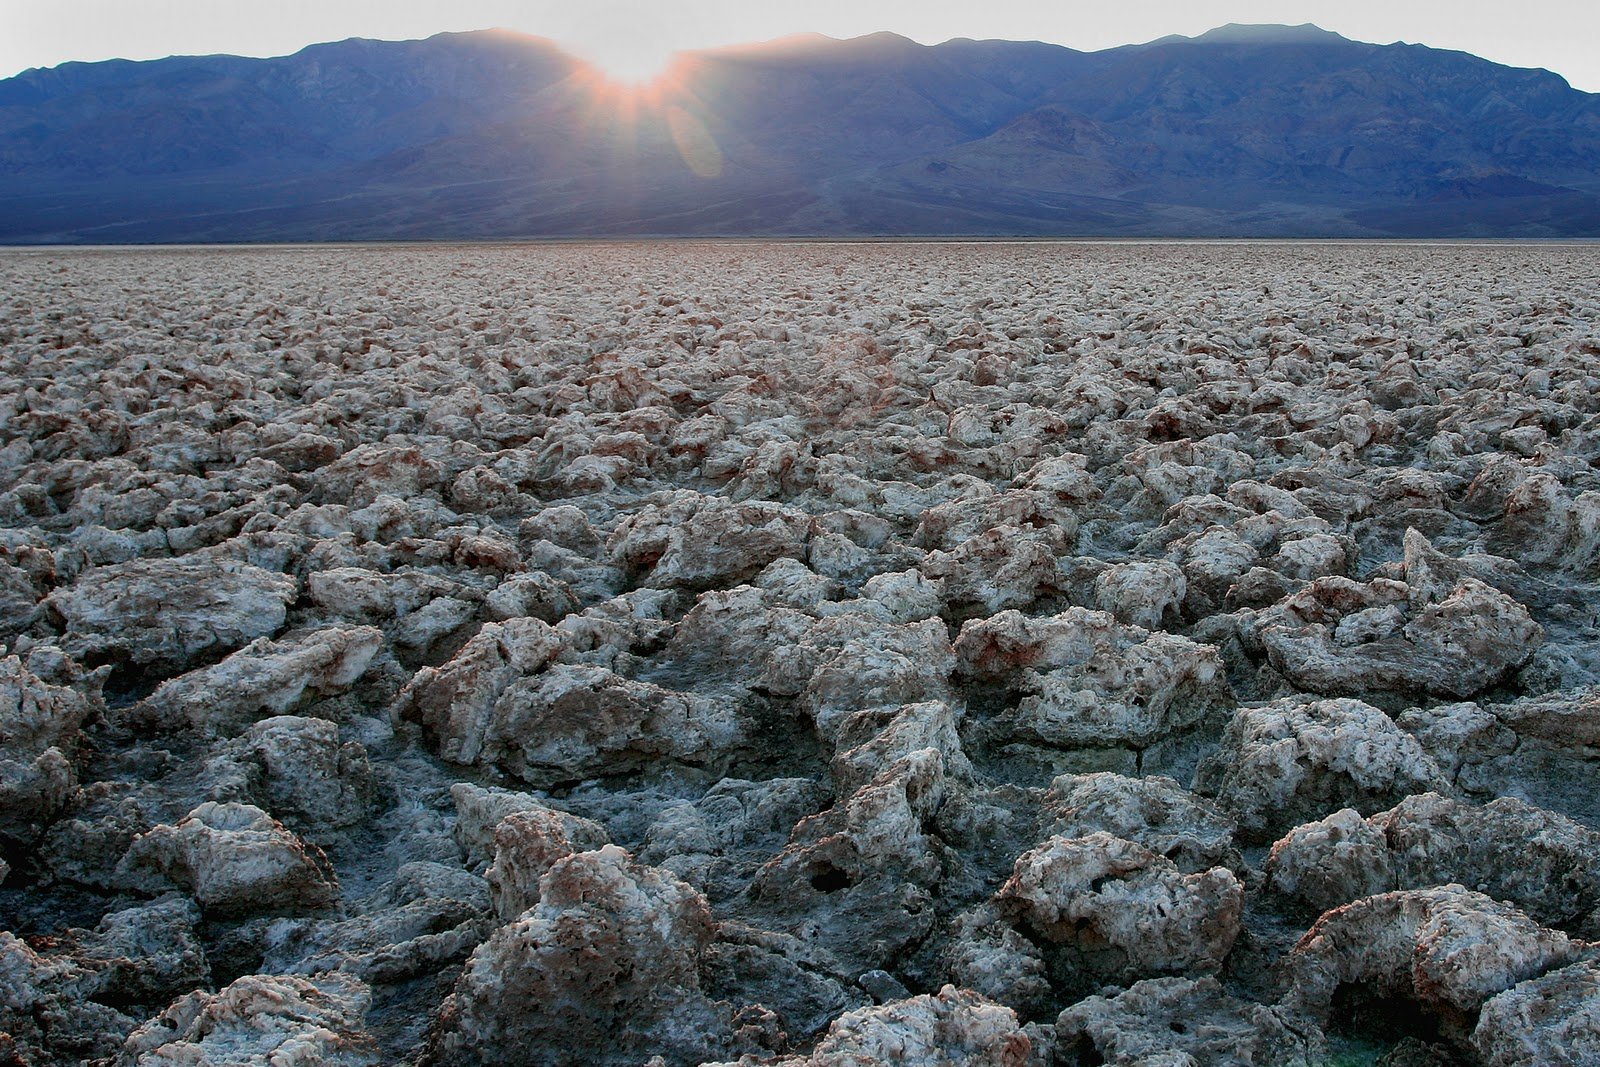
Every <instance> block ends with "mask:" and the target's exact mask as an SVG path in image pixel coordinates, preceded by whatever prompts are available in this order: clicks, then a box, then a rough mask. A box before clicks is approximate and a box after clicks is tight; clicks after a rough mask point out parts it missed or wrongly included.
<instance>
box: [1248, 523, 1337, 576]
mask: <svg viewBox="0 0 1600 1067" xmlns="http://www.w3.org/2000/svg"><path fill="white" fill-rule="evenodd" d="M1352 562H1354V553H1353V551H1352V549H1351V546H1349V545H1347V544H1346V543H1345V540H1344V539H1342V538H1340V537H1336V536H1335V535H1333V534H1330V533H1308V534H1305V535H1303V536H1300V537H1295V538H1291V539H1289V540H1286V541H1284V542H1283V543H1282V544H1280V545H1279V546H1278V552H1277V554H1276V555H1275V556H1273V557H1272V558H1271V559H1269V560H1268V561H1267V566H1268V567H1270V568H1272V569H1273V570H1275V571H1277V572H1278V573H1279V574H1282V575H1284V576H1285V577H1287V578H1298V579H1302V580H1309V579H1314V578H1321V577H1324V576H1326V575H1329V574H1344V573H1345V572H1346V571H1348V570H1349V569H1350V565H1351V563H1352Z"/></svg>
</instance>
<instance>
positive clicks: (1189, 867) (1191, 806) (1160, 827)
mask: <svg viewBox="0 0 1600 1067" xmlns="http://www.w3.org/2000/svg"><path fill="white" fill-rule="evenodd" d="M1039 826H1040V829H1041V830H1042V831H1043V832H1044V833H1046V834H1049V835H1052V836H1057V837H1085V836H1087V835H1089V834H1092V833H1096V832H1104V833H1108V834H1111V835H1112V836H1114V837H1120V838H1122V839H1123V840H1126V841H1132V842H1134V843H1135V844H1139V845H1143V846H1144V847H1145V848H1148V849H1149V850H1150V851H1152V852H1155V853H1158V854H1160V855H1162V856H1165V857H1166V858H1167V859H1169V860H1171V861H1172V862H1173V863H1174V864H1176V865H1177V867H1178V869H1179V870H1181V871H1186V872H1196V871H1204V870H1209V869H1210V868H1212V867H1228V868H1234V869H1237V868H1238V867H1240V865H1241V863H1242V860H1241V859H1240V857H1239V851H1238V849H1236V848H1234V846H1233V834H1234V821H1233V819H1232V818H1230V817H1229V816H1228V815H1227V814H1226V813H1224V812H1223V811H1222V810H1221V809H1219V808H1218V807H1217V806H1216V804H1214V803H1212V802H1211V801H1210V800H1207V799H1206V798H1205V797H1201V796H1198V795H1196V794H1194V793H1191V792H1189V791H1188V790H1187V789H1184V788H1183V787H1182V786H1180V785H1179V784H1178V783H1177V782H1175V781H1173V780H1172V779H1171V778H1166V777H1163V776H1161V775H1151V776H1150V777H1147V778H1128V777H1125V776H1123V775H1120V774H1113V773H1111V772H1109V771H1105V772H1100V773H1097V774H1082V775H1070V774H1064V775H1061V776H1059V777H1058V778H1056V779H1055V781H1053V782H1051V783H1050V788H1049V790H1048V791H1047V792H1046V793H1045V795H1044V798H1043V800H1042V801H1041V802H1040V813H1039Z"/></svg>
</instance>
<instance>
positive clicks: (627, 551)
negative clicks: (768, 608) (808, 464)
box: [606, 491, 811, 589]
mask: <svg viewBox="0 0 1600 1067" xmlns="http://www.w3.org/2000/svg"><path fill="white" fill-rule="evenodd" d="M810 533H811V518H810V516H808V515H807V514H805V513H804V512H802V511H800V510H798V509H796V508H792V507H788V506H786V505H782V504H773V503H767V502H757V501H747V502H744V503H735V502H733V501H730V500H726V499H723V498H719V497H706V496H701V495H700V494H698V493H693V492H689V491H680V492H677V493H673V494H669V495H667V496H666V497H665V498H664V499H662V500H661V501H660V502H657V503H649V504H646V505H645V506H644V507H643V508H642V509H640V510H639V512H637V513H636V514H634V515H631V516H629V517H628V518H627V519H625V520H623V521H622V522H621V523H619V524H618V526H617V528H616V530H615V532H613V533H612V535H611V536H610V538H608V539H607V541H606V551H607V552H608V553H609V555H610V558H611V560H612V562H614V563H616V564H618V565H620V566H625V567H628V568H630V569H633V570H636V571H639V572H641V573H642V574H643V575H644V582H643V584H647V585H653V586H658V587H679V588H685V589H707V588H714V587H726V586H731V585H737V584H738V583H739V582H742V581H747V580H748V579H751V578H754V577H755V576H756V575H757V574H758V573H759V572H760V571H761V570H762V568H764V567H766V566H767V564H769V563H771V562H772V561H773V560H775V559H779V558H781V557H785V556H788V557H791V558H796V559H798V558H801V557H803V556H804V555H805V547H806V540H807V538H808V537H809V536H810Z"/></svg>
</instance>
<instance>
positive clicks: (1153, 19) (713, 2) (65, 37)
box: [0, 0, 1600, 92]
mask: <svg viewBox="0 0 1600 1067" xmlns="http://www.w3.org/2000/svg"><path fill="white" fill-rule="evenodd" d="M1226 22H1283V23H1301V22H1315V23H1317V24H1318V25H1320V26H1322V27H1324V28H1326V29H1330V30H1336V31H1338V32H1339V33H1342V34H1344V35H1345V36H1346V37H1352V38H1355V39H1357V40H1363V41H1376V42H1380V43H1388V42H1391V41H1396V40H1402V41H1411V42H1414V43H1419V44H1427V45H1432V46H1434V47H1438V48H1459V49H1463V50H1465V51H1469V52H1475V53H1477V54H1478V55H1481V56H1485V57H1487V58H1489V59H1493V60H1495V61H1496V62H1500V63H1509V64H1513V65H1515V66H1523V67H1547V68H1549V69H1550V70H1554V71H1556V72H1557V73H1558V74H1561V75H1563V76H1565V77H1566V78H1567V80H1568V81H1570V82H1572V84H1574V85H1575V86H1577V87H1578V88H1580V89H1587V90H1589V91H1591V92H1597V91H1600V47H1597V44H1600V2H1596V0H1518V2H1516V3H1511V4H1506V3H1494V4H1490V3H1486V2H1483V0H1271V2H1268V0H961V2H944V0H809V2H806V3H794V2H786V3H764V2H761V0H744V2H740V0H520V2H519V0H249V2H247V3H246V2H239V0H0V76H9V75H11V74H14V73H16V72H17V71H20V70H23V69H25V68H27V67H43V66H53V65H55V64H57V63H61V62H64V61H66V60H70V59H83V60H95V59H109V58H112V57H124V58H129V59H148V58H153V57H157V56H164V55H172V54H192V53H206V52H234V53H239V54H242V55H255V56H268V55H283V54H285V53H289V52H293V51H296V50H297V49H299V48H302V47H304V46H305V45H307V44H311V43H314V42H317V41H330V40H338V39H341V38H344V37H357V36H359V37H380V38H391V39H398V38H408V37H426V36H428V35H429V34H433V33H438V32H440V31H442V30H467V29H481V28H485V27H489V26H505V27H509V28H511V29H517V30H524V31H526V32H528V33H536V34H540V35H542V36H546V37H551V38H554V39H555V40H557V41H559V42H561V43H562V44H564V45H566V46H568V47H569V48H570V49H571V50H573V51H575V52H578V53H580V54H585V55H586V56H588V58H591V59H595V60H597V61H599V62H602V63H606V64H608V65H610V66H612V67H614V68H626V69H629V70H642V69H644V68H648V67H650V66H652V65H654V64H657V63H658V62H659V61H660V59H661V58H662V57H664V55H665V54H666V53H668V52H671V51H673V50H675V49H684V48H696V47H705V46H710V45H719V44H733V43H737V42H741V41H753V40H763V39H767V38H771V37H777V36H781V35H783V34H787V33H796V32H801V31H806V30H814V31H817V32H820V33H826V34H829V35H831V36H834V37H850V36H855V35H858V34H862V33H870V32H872V31H874V30H894V31H896V32H898V33H903V34H905V35H906V36H908V37H912V38H915V39H916V40H918V41H922V42H924V43H928V44H932V43H937V42H939V41H944V40H948V39H949V38H951V37H1001V38H1010V39H1014V40H1041V41H1052V42H1055V43H1057V44H1064V45H1069V46H1071V47H1073V48H1082V49H1095V48H1106V47H1109V46H1112V45H1119V44H1128V43H1131V42H1135V41H1146V40H1150V39H1151V38H1154V37H1160V36H1163V35H1165V34H1168V33H1183V34H1195V33H1200V32H1202V31H1204V30H1207V29H1209V28H1211V27H1212V26H1217V25H1221V24H1222V23H1226Z"/></svg>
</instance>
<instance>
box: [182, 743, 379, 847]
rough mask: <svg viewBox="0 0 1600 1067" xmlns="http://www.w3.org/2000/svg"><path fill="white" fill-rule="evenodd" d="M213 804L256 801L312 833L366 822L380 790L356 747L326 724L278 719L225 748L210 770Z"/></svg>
mask: <svg viewBox="0 0 1600 1067" xmlns="http://www.w3.org/2000/svg"><path fill="white" fill-rule="evenodd" d="M205 777H206V778H207V779H209V780H210V782H211V783H212V784H211V788H210V790H209V792H210V799H211V800H217V801H244V802H254V803H257V804H259V805H261V806H263V807H265V808H266V809H267V810H269V811H271V812H272V814H273V815H274V816H276V817H277V818H279V819H282V820H284V821H285V822H287V823H289V824H290V825H292V826H296V827H299V828H301V829H304V830H305V831H307V832H318V831H322V832H326V831H330V830H338V829H342V828H345V827H349V826H353V825H355V824H356V823H359V822H361V821H362V819H363V818H365V817H366V814H367V812H368V810H369V807H370V805H371V802H372V799H373V795H374V792H375V790H376V783H375V781H374V779H373V772H372V765H371V764H370V763H369V762H368V760H367V751H366V749H365V748H364V747H363V746H362V745H361V743H360V742H359V741H349V742H343V743H341V742H340V740H339V727H338V725H337V724H335V723H332V722H329V721H328V720H326V719H311V718H306V717H304V716H300V715H276V716H273V717H272V718H270V719H263V720H261V721H260V722H258V723H256V724H255V725H254V726H252V727H250V729H248V730H247V731H245V733H244V734H243V735H241V736H240V737H237V738H235V739H234V740H232V741H229V742H227V743H225V744H224V745H222V746H221V751H220V752H218V754H217V755H216V756H213V757H212V759H211V760H210V761H209V762H208V763H207V764H206V771H205Z"/></svg>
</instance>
